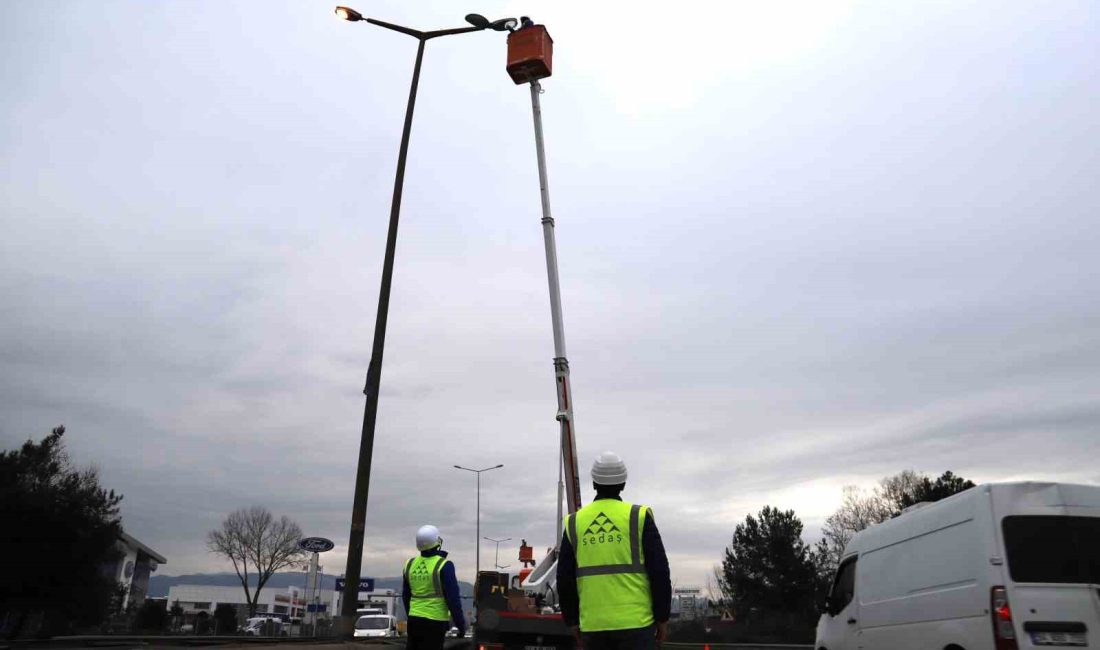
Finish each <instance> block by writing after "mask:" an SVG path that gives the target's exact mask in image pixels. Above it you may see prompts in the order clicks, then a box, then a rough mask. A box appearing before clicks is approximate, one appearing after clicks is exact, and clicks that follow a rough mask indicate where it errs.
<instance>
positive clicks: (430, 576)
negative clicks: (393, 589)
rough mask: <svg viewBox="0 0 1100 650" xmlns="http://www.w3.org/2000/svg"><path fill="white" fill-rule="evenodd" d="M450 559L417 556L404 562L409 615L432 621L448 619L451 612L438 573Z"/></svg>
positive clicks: (437, 556)
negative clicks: (408, 597)
mask: <svg viewBox="0 0 1100 650" xmlns="http://www.w3.org/2000/svg"><path fill="white" fill-rule="evenodd" d="M447 562H450V560H448V559H446V558H444V557H442V556H440V555H432V556H429V557H424V556H422V555H421V556H418V557H414V558H412V559H410V560H409V561H408V562H406V563H405V572H404V577H405V582H407V583H409V591H410V593H411V595H412V598H411V599H410V602H409V616H419V617H421V618H429V619H432V620H433V621H448V620H450V618H451V612H450V610H449V609H448V608H447V600H446V598H444V595H443V579H442V577H441V576H440V574H441V573H442V571H443V565H444V564H446V563H447Z"/></svg>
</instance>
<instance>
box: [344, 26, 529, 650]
mask: <svg viewBox="0 0 1100 650" xmlns="http://www.w3.org/2000/svg"><path fill="white" fill-rule="evenodd" d="M336 15H337V16H339V17H340V18H343V19H344V20H347V21H349V22H359V21H365V22H368V23H370V24H372V25H377V26H379V27H384V28H386V29H389V30H392V31H395V32H400V33H402V34H406V35H408V36H412V37H413V38H415V39H416V40H417V42H418V46H417V49H416V63H415V64H414V65H413V76H412V84H411V85H410V87H409V101H408V105H407V107H406V108H405V125H404V128H403V129H402V131H401V146H400V149H399V151H398V155H397V174H396V177H395V178H394V183H393V198H392V200H391V202H390V223H389V229H388V231H387V233H386V253H385V257H384V258H383V261H382V285H381V288H380V289H379V290H378V312H377V315H376V318H375V323H374V344H373V346H372V348H371V358H370V364H369V365H368V366H367V379H366V385H365V386H364V387H363V394H364V395H366V397H367V401H366V405H365V406H364V410H363V431H362V434H361V437H360V442H359V463H358V466H357V470H356V474H355V494H354V500H353V502H352V507H351V533H350V535H349V538H348V563H347V568H346V570H345V571H344V577H345V580H346V582H345V585H344V600H343V602H342V604H341V607H340V617H341V633H342V635H344V636H351V634H352V626H353V625H354V623H355V610H356V607H357V604H358V601H359V578H360V576H361V573H362V569H363V566H362V564H363V536H364V532H365V530H366V518H367V495H368V491H369V488H370V470H371V460H372V457H373V454H374V430H375V425H376V423H377V420H378V392H379V389H380V388H381V385H382V356H383V352H384V350H385V345H386V322H387V320H388V318H389V309H390V286H391V283H392V280H393V259H394V253H395V251H396V249H397V225H398V221H399V218H400V215H401V194H402V191H403V189H404V184H405V160H406V158H407V156H408V152H409V135H410V133H411V131H412V118H413V108H414V107H415V105H416V90H417V87H418V86H419V84H420V66H421V63H422V62H423V60H424V44H425V43H427V42H428V41H429V40H431V39H433V38H438V37H440V36H450V35H452V34H465V33H468V32H479V31H482V30H485V29H493V30H495V31H506V30H509V29H511V28H512V27H514V26H515V20H514V19H507V18H506V19H501V20H497V21H494V22H489V21H488V20H487V19H486V18H484V17H483V16H479V15H477V14H470V15H468V16H466V20H467V22H469V23H470V24H471V25H472V26H471V27H458V28H454V29H438V30H434V31H429V32H422V31H419V30H415V29H411V28H408V27H403V26H401V25H394V24H392V23H387V22H383V21H381V20H376V19H374V18H366V17H364V16H363V15H362V14H360V13H359V12H358V11H356V10H354V9H352V8H350V7H337V8H336Z"/></svg>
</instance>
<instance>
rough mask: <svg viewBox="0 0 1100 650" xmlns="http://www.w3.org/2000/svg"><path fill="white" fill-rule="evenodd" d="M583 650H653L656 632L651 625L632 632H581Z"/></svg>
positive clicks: (655, 644) (655, 643) (655, 642)
mask: <svg viewBox="0 0 1100 650" xmlns="http://www.w3.org/2000/svg"><path fill="white" fill-rule="evenodd" d="M581 643H582V644H584V650H654V648H656V647H657V630H656V628H655V627H654V626H653V625H650V626H649V627H639V628H635V629H633V630H614V631H612V632H581Z"/></svg>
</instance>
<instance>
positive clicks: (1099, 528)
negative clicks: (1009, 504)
mask: <svg viewBox="0 0 1100 650" xmlns="http://www.w3.org/2000/svg"><path fill="white" fill-rule="evenodd" d="M1001 527H1002V529H1003V530H1004V537H1005V553H1007V554H1008V571H1009V574H1010V575H1011V576H1012V579H1013V580H1015V581H1016V582H1057V583H1071V584H1096V583H1100V517H1062V516H1049V515H1037V516H1031V515H1028V516H1012V517H1005V518H1004V521H1003V522H1002V523H1001Z"/></svg>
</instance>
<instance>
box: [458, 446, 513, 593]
mask: <svg viewBox="0 0 1100 650" xmlns="http://www.w3.org/2000/svg"><path fill="white" fill-rule="evenodd" d="M454 467H455V469H462V470H466V471H467V472H473V473H474V474H477V543H476V544H475V549H476V550H475V551H474V552H475V553H477V557H476V558H475V559H474V584H477V576H478V574H480V573H481V473H482V472H488V471H489V470H492V469H500V468H501V467H504V464H503V463H502V464H500V465H494V466H492V467H486V468H485V469H470V468H469V467H463V466H462V465H455V466H454Z"/></svg>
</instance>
